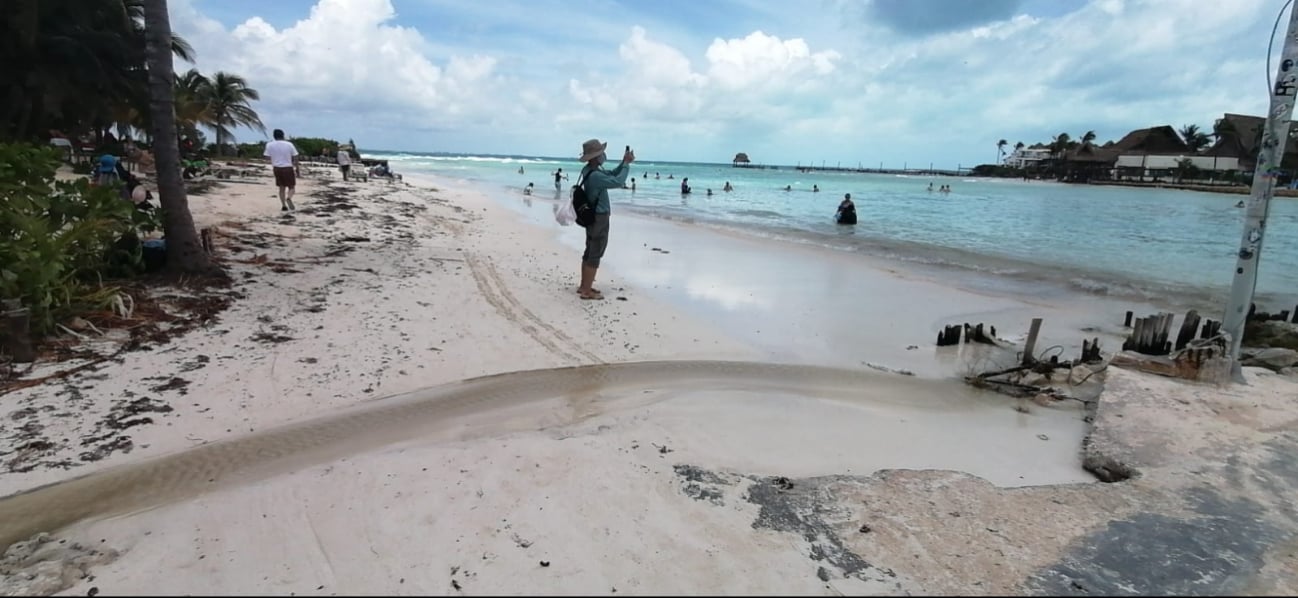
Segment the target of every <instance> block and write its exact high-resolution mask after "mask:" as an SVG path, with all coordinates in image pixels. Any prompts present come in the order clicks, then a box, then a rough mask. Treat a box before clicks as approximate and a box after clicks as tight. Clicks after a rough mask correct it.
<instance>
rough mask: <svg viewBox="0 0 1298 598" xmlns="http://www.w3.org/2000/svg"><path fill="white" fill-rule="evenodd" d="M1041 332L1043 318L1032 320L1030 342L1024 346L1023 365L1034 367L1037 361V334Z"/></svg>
mask: <svg viewBox="0 0 1298 598" xmlns="http://www.w3.org/2000/svg"><path fill="white" fill-rule="evenodd" d="M1040 332H1041V318H1032V325H1031V326H1029V327H1028V340H1027V342H1026V343H1025V344H1024V345H1023V365H1032V364H1033V363H1034V362H1035V361H1036V360H1037V357H1036V353H1035V351H1036V349H1037V334H1038V333H1040Z"/></svg>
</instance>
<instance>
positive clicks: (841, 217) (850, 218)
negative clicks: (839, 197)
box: [834, 193, 856, 224]
mask: <svg viewBox="0 0 1298 598" xmlns="http://www.w3.org/2000/svg"><path fill="white" fill-rule="evenodd" d="M834 222H837V223H839V224H856V204H853V203H852V194H851V193H848V194H845V195H843V202H842V203H840V204H838V212H837V213H835V214H834Z"/></svg>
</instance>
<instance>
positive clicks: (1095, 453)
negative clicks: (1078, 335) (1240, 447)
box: [964, 352, 1230, 484]
mask: <svg viewBox="0 0 1298 598" xmlns="http://www.w3.org/2000/svg"><path fill="white" fill-rule="evenodd" d="M1124 353H1126V352H1124ZM1141 357H1145V356H1143V355H1142V356H1141ZM1116 358H1117V355H1115V356H1114V358H1113V359H1110V360H1109V361H1108V362H1102V363H1100V364H1098V365H1096V364H1084V365H1085V366H1086V367H1087V368H1088V369H1089V368H1094V369H1093V370H1092V374H1091V375H1088V376H1087V378H1088V379H1089V378H1090V377H1091V376H1092V375H1094V374H1098V373H1101V372H1103V371H1104V370H1105V369H1106V368H1107V367H1108V365H1109V364H1110V363H1112V364H1114V365H1120V364H1119V363H1118V362H1117V360H1116ZM1168 361H1170V360H1168ZM1229 374H1230V370H1229V367H1227V368H1226V369H1225V375H1227V376H1228V375H1229ZM1048 379H1049V378H1047V380H1048ZM1071 379H1072V371H1071V369H1070V372H1069V381H1070V382H1071ZM964 380H965V382H966V383H967V384H969V385H970V386H974V387H976V388H982V389H986V390H991V391H995V392H999V393H1001V394H1005V395H1008V396H1011V397H1016V398H1035V397H1039V396H1041V395H1045V396H1047V397H1049V398H1050V399H1053V400H1069V399H1070V400H1075V401H1080V402H1081V403H1082V405H1083V408H1084V413H1085V417H1084V418H1083V420H1084V421H1085V422H1086V434H1085V435H1084V436H1083V437H1082V446H1081V447H1079V450H1080V452H1081V456H1082V469H1083V470H1085V471H1086V472H1088V473H1090V474H1091V475H1093V476H1095V478H1096V479H1097V480H1099V481H1101V482H1104V483H1108V484H1112V483H1116V482H1123V481H1126V480H1130V479H1132V478H1137V477H1139V476H1140V472H1139V471H1137V470H1136V469H1135V468H1133V467H1131V466H1130V465H1128V464H1126V463H1125V462H1124V461H1123V460H1122V459H1120V458H1118V457H1117V456H1115V455H1112V454H1109V453H1108V452H1106V451H1105V450H1104V449H1103V448H1097V447H1096V443H1095V437H1096V430H1095V422H1096V420H1097V419H1098V416H1099V412H1100V408H1101V404H1102V402H1103V401H1104V387H1103V380H1104V378H1103V377H1101V378H1100V381H1101V387H1100V390H1099V393H1098V394H1097V395H1096V397H1095V398H1093V399H1088V398H1085V397H1077V396H1073V395H1070V394H1067V393H1066V392H1064V391H1062V390H1060V389H1058V388H1055V387H1053V386H1049V385H1047V386H1041V385H1036V384H1023V383H1018V382H1010V381H1001V380H993V379H991V376H989V375H988V374H980V375H976V376H966V377H965V378H964Z"/></svg>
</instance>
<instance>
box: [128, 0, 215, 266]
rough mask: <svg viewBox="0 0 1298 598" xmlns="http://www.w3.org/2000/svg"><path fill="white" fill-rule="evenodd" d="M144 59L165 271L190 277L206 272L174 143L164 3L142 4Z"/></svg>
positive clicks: (164, 0)
mask: <svg viewBox="0 0 1298 598" xmlns="http://www.w3.org/2000/svg"><path fill="white" fill-rule="evenodd" d="M144 26H145V32H144V33H145V41H146V43H147V47H146V56H147V62H148V67H149V113H150V114H151V115H152V117H153V118H152V120H153V139H154V144H153V158H154V160H155V164H156V166H157V171H158V202H159V203H160V204H162V229H163V232H164V233H165V234H166V240H167V270H169V271H171V272H172V273H194V272H202V271H207V270H210V269H211V262H209V261H208V259H207V253H206V252H205V251H203V246H202V245H201V244H200V243H199V240H198V232H197V231H195V230H194V217H193V216H192V215H191V214H190V213H189V200H188V199H187V198H186V197H185V182H184V180H183V179H181V176H180V144H179V142H178V141H177V140H176V110H175V74H174V71H173V68H172V64H171V60H172V54H171V21H170V17H168V15H167V0H144Z"/></svg>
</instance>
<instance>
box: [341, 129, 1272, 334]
mask: <svg viewBox="0 0 1298 598" xmlns="http://www.w3.org/2000/svg"><path fill="white" fill-rule="evenodd" d="M365 155H366V157H374V158H386V159H388V160H389V161H390V162H391V164H392V166H393V168H394V169H395V170H396V171H397V172H410V173H420V172H422V173H428V174H434V175H439V176H444V177H450V178H454V179H459V180H464V181H466V182H470V183H473V184H476V185H478V186H479V187H480V188H482V189H483V190H484V191H487V192H488V193H489V194H491V195H492V196H494V197H499V198H503V199H514V198H519V197H521V195H522V188H523V187H524V186H525V185H527V183H529V182H531V183H534V184H535V185H536V192H535V197H536V198H538V199H547V198H549V199H553V198H554V197H555V196H556V194H555V190H554V178H553V176H552V175H551V173H552V172H554V170H555V169H556V168H563V170H564V171H565V172H571V177H570V179H569V180H568V181H565V182H564V197H565V198H566V197H567V187H568V185H571V184H572V183H574V182H575V181H576V176H577V173H578V172H580V168H581V164H580V163H578V162H577V161H576V160H561V159H552V158H534V157H525V156H466V155H450V154H420V153H398V152H365ZM520 167H522V168H523V170H524V172H523V173H522V174H519V172H518V170H519V168H520ZM632 172H633V174H634V176H635V178H636V190H635V192H632V191H630V190H629V189H628V190H623V191H621V192H618V193H615V194H614V196H613V197H612V201H613V204H614V213H617V212H618V211H623V210H625V211H630V212H634V213H637V214H640V215H644V216H650V217H656V218H663V219H669V220H675V221H679V222H686V223H691V224H695V225H701V226H708V227H716V228H722V229H726V230H731V231H736V232H740V233H743V234H748V235H755V236H761V237H767V238H773V239H782V240H786V241H793V242H799V243H810V244H816V245H822V246H825V247H828V248H832V249H835V250H839V251H847V252H860V253H865V254H870V255H874V256H878V257H883V258H888V259H894V260H901V261H907V262H916V263H920V264H925V265H926V267H933V268H938V269H944V270H946V271H949V272H950V273H951V275H953V276H962V277H964V278H965V279H970V278H977V279H979V280H980V281H981V282H980V284H982V285H983V286H990V287H996V286H998V285H1004V286H1005V287H1007V288H1012V289H1013V290H1014V291H1015V292H1019V293H1022V292H1031V290H1032V289H1034V288H1039V289H1042V292H1043V293H1045V292H1046V290H1045V289H1047V288H1052V289H1055V290H1057V291H1058V290H1064V291H1066V292H1076V293H1083V294H1087V293H1089V294H1098V295H1108V296H1115V297H1127V298H1131V299H1136V300H1150V301H1153V302H1155V303H1165V304H1168V305H1169V306H1201V307H1212V306H1215V305H1220V304H1221V302H1224V300H1225V298H1226V296H1227V295H1228V294H1229V289H1230V282H1231V272H1232V270H1233V268H1234V266H1235V257H1234V254H1235V251H1236V250H1237V247H1238V243H1239V237H1240V233H1241V230H1242V226H1243V215H1244V214H1243V212H1244V211H1243V210H1242V209H1238V208H1235V207H1234V205H1235V203H1236V202H1238V201H1239V200H1240V199H1243V198H1244V197H1245V196H1242V195H1228V194H1217V193H1199V192H1192V191H1177V190H1164V189H1138V188H1131V187H1103V186H1087V185H1066V184H1058V183H1045V182H1023V181H1017V180H1003V179H975V178H969V177H942V176H938V177H928V176H922V175H910V176H906V175H874V174H857V173H821V172H816V173H801V172H798V171H797V170H795V169H794V168H792V167H781V168H780V169H779V170H756V169H741V168H734V167H732V166H730V165H728V164H725V165H718V164H687V163H672V162H653V161H648V160H642V161H640V162H637V163H636V164H635V165H633V166H632ZM646 175H647V178H645V177H646ZM668 176H671V177H672V178H671V179H670V180H669V179H668ZM684 177H688V178H689V182H690V186H691V187H692V188H693V191H694V192H693V193H692V194H691V195H689V196H682V195H681V193H680V182H681V179H682V178H684ZM727 181H729V182H730V184H731V185H733V186H734V191H732V192H729V193H726V192H722V191H721V189H722V187H723V186H724V185H725V183H726V182H727ZM929 182H933V183H934V188H937V187H939V186H940V185H943V184H946V185H950V186H951V192H950V193H938V192H936V191H935V192H929V191H927V187H928V184H929ZM786 185H789V186H792V191H784V187H785V186H786ZM813 185H817V186H819V188H820V192H819V193H814V192H812V186H813ZM708 188H711V189H712V191H713V195H712V196H711V197H708V196H707V195H706V193H707V189H708ZM844 193H851V194H852V200H853V201H854V202H855V203H856V209H857V214H858V216H859V218H860V220H859V224H857V225H856V226H855V227H844V226H838V225H836V224H834V222H833V215H834V210H835V208H836V207H837V206H838V202H839V201H841V200H842V198H843V194H844ZM1265 243H1266V244H1265V247H1264V248H1263V251H1264V253H1263V260H1262V265H1261V269H1260V274H1259V280H1258V296H1257V298H1258V301H1257V302H1258V304H1259V306H1260V307H1262V308H1263V309H1269V310H1272V311H1277V310H1279V309H1289V308H1292V307H1293V306H1294V304H1295V303H1298V199H1288V198H1279V199H1277V200H1275V201H1274V202H1273V203H1272V208H1271V218H1270V222H1269V224H1268V235H1267V238H1266V241H1265ZM971 275H972V276H971Z"/></svg>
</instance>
